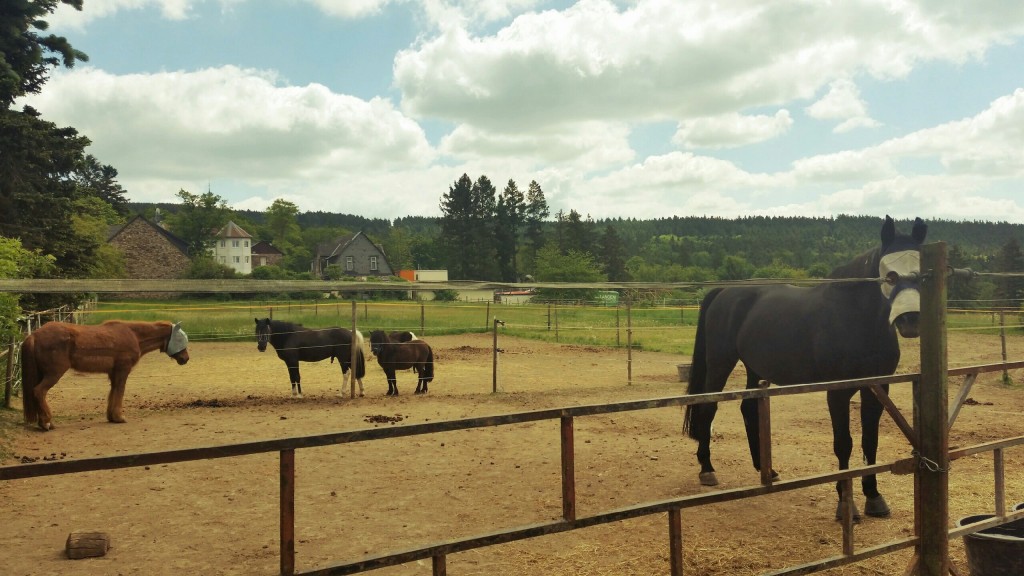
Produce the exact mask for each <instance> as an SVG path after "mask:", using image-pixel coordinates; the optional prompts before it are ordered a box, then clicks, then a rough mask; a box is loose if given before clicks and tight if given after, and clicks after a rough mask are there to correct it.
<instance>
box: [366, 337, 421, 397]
mask: <svg viewBox="0 0 1024 576" xmlns="http://www.w3.org/2000/svg"><path fill="white" fill-rule="evenodd" d="M370 351H371V352H373V354H374V355H375V356H377V363H378V364H380V367H381V368H383V369H384V374H385V375H386V376H387V378H388V393H387V396H397V395H398V383H397V378H396V377H395V371H396V370H406V369H408V368H412V369H413V371H415V372H416V374H417V376H418V377H419V380H418V381H417V382H416V394H426V393H427V384H428V383H430V381H431V380H433V379H434V351H433V350H432V349H431V348H430V345H429V344H427V343H426V342H424V341H423V340H420V339H419V338H417V337H416V335H415V334H413V333H412V332H392V333H390V334H388V333H387V332H384V331H383V330H374V331H373V332H370Z"/></svg>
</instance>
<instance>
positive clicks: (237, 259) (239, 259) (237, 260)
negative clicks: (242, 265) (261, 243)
mask: <svg viewBox="0 0 1024 576" xmlns="http://www.w3.org/2000/svg"><path fill="white" fill-rule="evenodd" d="M241 261H242V260H241V258H239V257H238V256H235V264H238V263H239V262H241Z"/></svg>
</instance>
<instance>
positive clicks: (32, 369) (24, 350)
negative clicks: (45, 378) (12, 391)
mask: <svg viewBox="0 0 1024 576" xmlns="http://www.w3.org/2000/svg"><path fill="white" fill-rule="evenodd" d="M37 384H39V366H38V365H37V364H36V339H35V338H33V337H32V335H31V334H29V335H28V338H25V342H23V343H22V345H21V412H22V414H24V416H25V422H26V423H32V422H35V421H36V420H37V419H38V418H39V411H40V408H39V400H37V399H36V393H35V391H36V385H37Z"/></svg>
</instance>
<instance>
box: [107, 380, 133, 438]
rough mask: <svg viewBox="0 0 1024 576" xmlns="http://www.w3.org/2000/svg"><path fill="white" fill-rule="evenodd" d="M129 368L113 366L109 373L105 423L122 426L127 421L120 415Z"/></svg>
mask: <svg viewBox="0 0 1024 576" xmlns="http://www.w3.org/2000/svg"><path fill="white" fill-rule="evenodd" d="M130 372H131V367H128V368H123V367H120V366H114V369H113V370H111V371H110V393H109V394H107V422H114V423H116V424H124V423H125V422H127V420H125V419H124V415H123V414H122V411H123V405H124V388H125V385H126V384H127V383H128V374H129V373H130Z"/></svg>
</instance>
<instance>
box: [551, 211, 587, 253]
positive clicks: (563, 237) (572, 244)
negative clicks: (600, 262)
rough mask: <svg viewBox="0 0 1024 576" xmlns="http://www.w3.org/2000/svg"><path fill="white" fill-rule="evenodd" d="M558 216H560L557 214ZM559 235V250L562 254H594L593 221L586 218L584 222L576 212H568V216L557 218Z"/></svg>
mask: <svg viewBox="0 0 1024 576" xmlns="http://www.w3.org/2000/svg"><path fill="white" fill-rule="evenodd" d="M559 214H562V213H561V212H559ZM559 224H560V225H561V233H560V234H559V240H560V241H561V242H560V244H559V248H560V249H561V250H562V253H568V252H569V251H576V252H589V253H593V252H594V220H593V219H592V218H590V216H587V218H586V220H584V219H583V217H582V216H581V215H580V213H579V212H577V211H576V210H569V214H568V216H564V217H561V218H559Z"/></svg>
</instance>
